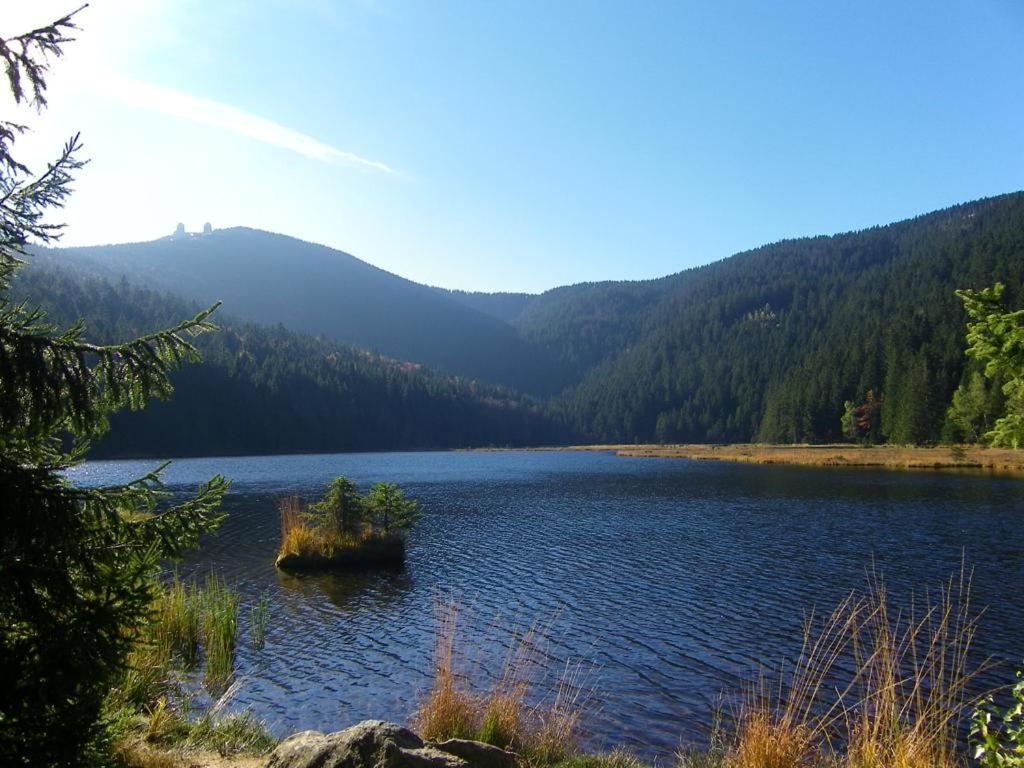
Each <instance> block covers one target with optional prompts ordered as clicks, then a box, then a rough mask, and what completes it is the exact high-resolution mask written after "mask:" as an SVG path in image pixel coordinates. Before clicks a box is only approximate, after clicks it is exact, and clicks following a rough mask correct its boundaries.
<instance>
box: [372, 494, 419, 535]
mask: <svg viewBox="0 0 1024 768" xmlns="http://www.w3.org/2000/svg"><path fill="white" fill-rule="evenodd" d="M368 503H369V507H370V513H371V515H372V517H373V524H374V526H376V527H377V528H379V529H380V531H381V533H383V534H384V535H385V536H390V535H391V534H392V533H395V532H398V531H405V530H408V529H409V528H411V527H412V526H413V525H414V524H415V523H416V521H417V520H419V519H420V518H421V517H422V514H421V513H420V511H419V507H420V505H419V502H418V501H416V500H415V499H407V498H405V491H403V490H402V489H401V488H399V487H398V486H397V485H396V484H395V483H377V484H376V485H375V486H373V487H372V488H371V489H370V496H369V499H368Z"/></svg>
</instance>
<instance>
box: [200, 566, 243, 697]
mask: <svg viewBox="0 0 1024 768" xmlns="http://www.w3.org/2000/svg"><path fill="white" fill-rule="evenodd" d="M199 604H200V606H201V607H200V612H201V621H202V631H203V653H204V656H205V659H204V661H205V665H204V670H203V684H204V685H205V686H206V688H207V689H208V690H209V691H210V693H211V694H215V695H219V694H221V693H223V691H224V690H225V689H226V688H227V686H228V685H229V684H230V682H231V677H232V674H233V672H234V666H235V636H236V634H237V633H238V593H236V592H235V591H234V590H232V589H230V588H229V587H228V586H227V584H226V582H225V581H224V580H223V579H221V578H220V577H218V576H217V575H216V574H213V573H211V574H209V575H208V576H207V577H206V581H205V582H204V584H203V589H202V591H201V592H200V598H199Z"/></svg>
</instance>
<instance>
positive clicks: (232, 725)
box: [106, 574, 274, 766]
mask: <svg viewBox="0 0 1024 768" xmlns="http://www.w3.org/2000/svg"><path fill="white" fill-rule="evenodd" d="M254 610H255V611H256V614H257V617H258V627H255V626H250V636H251V637H256V636H257V635H258V636H260V637H262V635H263V633H264V632H265V627H266V622H267V619H268V615H269V601H268V599H267V598H266V596H265V595H264V596H263V597H261V599H260V602H259V603H258V604H257V605H256V606H254ZM238 612H239V598H238V594H237V593H236V592H235V591H234V590H232V589H231V588H230V587H229V586H228V585H227V583H226V582H225V581H224V580H223V579H221V578H219V577H218V576H216V575H214V574H210V575H208V576H207V577H206V579H205V580H204V582H203V584H202V586H201V587H200V586H197V585H196V584H194V583H192V584H185V583H183V582H182V581H181V580H180V579H179V578H178V577H177V575H176V574H175V575H174V576H173V577H172V578H171V580H170V581H169V583H167V584H166V585H165V586H164V587H163V589H162V590H161V592H160V594H159V595H158V597H157V599H156V601H155V602H154V605H153V611H152V621H151V622H150V624H148V625H147V626H146V627H145V629H144V630H143V632H142V633H141V634H140V636H139V637H138V638H137V641H136V643H135V647H134V649H133V650H132V652H131V653H130V655H129V659H128V667H127V670H126V672H125V673H124V675H123V676H122V678H121V681H120V683H119V684H118V685H117V686H116V687H115V688H114V689H113V690H112V691H111V692H110V694H109V696H108V697H107V702H106V707H107V710H108V712H109V713H110V714H109V717H110V719H111V720H113V721H115V722H116V723H117V724H118V725H117V728H116V730H117V732H118V733H119V734H120V736H119V740H118V744H117V746H116V748H115V750H114V752H115V756H116V757H117V758H118V759H119V760H120V761H121V762H122V763H123V764H125V765H143V766H145V765H156V766H159V765H162V764H163V761H165V759H171V760H172V762H171V764H178V763H179V762H180V761H176V759H173V758H170V757H168V755H166V754H163V753H162V752H161V751H160V750H161V749H164V750H165V751H166V749H170V748H172V747H173V749H176V750H182V749H183V750H186V751H187V750H214V751H217V752H219V753H221V754H225V755H226V754H237V753H242V752H245V753H257V754H260V753H262V752H263V751H266V749H269V747H270V746H272V745H273V743H274V740H273V739H272V738H271V737H270V736H269V735H268V734H267V732H266V729H265V727H264V725H263V723H262V722H260V721H259V720H257V719H256V718H254V717H253V716H252V715H251V714H249V713H243V714H240V715H238V714H226V713H225V712H224V708H225V705H226V703H227V702H228V701H229V700H230V699H231V697H232V695H233V693H234V691H235V690H237V684H236V683H233V682H232V678H233V674H234V664H235V644H236V635H237V632H238ZM200 666H201V669H200ZM200 680H201V683H202V687H203V688H205V689H206V691H207V692H208V693H209V694H210V695H211V696H212V697H213V698H214V699H215V700H216V701H215V703H214V704H213V706H211V707H209V708H208V709H206V710H205V711H202V712H195V711H194V710H193V700H194V699H195V698H196V696H197V695H198V688H197V686H198V681H200ZM154 747H157V748H159V749H156V750H155V751H154Z"/></svg>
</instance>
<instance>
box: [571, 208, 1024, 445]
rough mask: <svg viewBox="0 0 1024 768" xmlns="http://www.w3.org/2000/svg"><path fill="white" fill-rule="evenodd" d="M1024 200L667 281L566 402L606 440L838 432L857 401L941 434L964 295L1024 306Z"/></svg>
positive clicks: (909, 433) (960, 338)
mask: <svg viewBox="0 0 1024 768" xmlns="http://www.w3.org/2000/svg"><path fill="white" fill-rule="evenodd" d="M1022 275H1024V194H1020V193H1017V194H1012V195H1004V196H1001V197H997V198H989V199H986V200H980V201H977V202H974V203H968V204H964V205H959V206H955V207H952V208H949V209H947V210H944V211H938V212H935V213H931V214H927V215H924V216H920V217H918V218H915V219H911V220H908V221H904V222H899V223H896V224H891V225H888V226H885V227H875V228H873V229H869V230H865V231H863V232H855V233H849V234H843V235H836V236H833V237H816V238H807V239H802V240H793V241H785V242H780V243H776V244H773V245H768V246H764V247H762V248H758V249H755V250H753V251H749V252H746V253H742V254H738V255H736V256H733V257H731V258H729V259H726V260H724V261H721V262H718V263H715V264H711V265H708V266H706V267H701V268H699V269H695V270H691V271H689V272H685V273H681V274H680V275H677V276H674V277H673V278H671V283H672V286H673V287H672V289H671V291H670V292H669V294H668V296H667V298H666V299H664V300H663V301H662V303H661V304H660V305H659V306H657V307H656V308H655V309H654V310H652V313H653V314H652V315H651V317H649V318H647V319H646V320H645V323H646V324H647V327H650V328H653V330H652V331H651V332H650V333H648V334H646V335H645V337H644V338H643V339H642V340H641V341H640V342H639V343H637V344H636V345H634V346H633V347H631V348H629V349H627V350H624V351H623V352H621V353H620V354H619V355H618V356H616V357H615V358H613V359H610V360H607V361H606V362H605V363H604V364H602V365H599V366H598V367H597V368H595V369H594V370H592V371H591V372H590V373H589V374H588V375H587V378H586V380H585V381H584V382H583V383H582V384H581V385H580V386H579V387H578V388H577V389H576V390H575V391H574V392H573V393H571V394H570V395H569V396H567V397H566V398H565V399H563V401H562V403H561V406H562V407H563V408H564V409H565V411H566V413H567V414H568V415H569V417H570V419H571V421H572V423H573V424H574V425H575V427H576V428H577V429H585V431H586V432H587V433H588V435H589V436H590V437H591V439H595V440H609V441H619V440H641V441H642V440H655V439H657V440H663V441H737V440H740V441H743V440H750V439H752V438H758V439H762V440H768V441H800V440H833V439H837V438H839V437H840V434H839V427H840V423H839V422H840V416H841V414H842V410H843V402H844V401H845V400H847V399H849V400H851V401H854V402H860V401H862V400H863V399H864V398H865V394H866V392H867V391H868V390H874V392H875V393H876V394H877V395H879V396H881V397H882V398H883V401H884V405H883V409H882V413H881V421H882V426H881V429H882V434H883V436H884V437H886V438H888V439H889V440H892V441H895V442H922V441H933V440H937V439H938V438H939V436H940V434H941V432H942V428H943V418H944V414H945V409H946V407H947V405H948V404H949V400H950V397H951V395H952V391H953V389H955V387H956V386H957V384H958V383H959V382H960V380H961V378H962V376H963V373H964V370H965V364H966V360H965V358H964V353H963V349H964V315H963V311H962V308H961V306H960V302H959V300H958V299H957V298H956V297H955V296H954V293H953V292H954V290H955V289H956V288H959V287H980V286H984V285H989V284H991V283H992V282H994V281H996V280H999V281H1002V282H1004V283H1006V284H1007V300H1008V301H1009V303H1010V304H1011V305H1012V306H1018V305H1019V304H1020V301H1021V297H1022V293H1021V279H1022Z"/></svg>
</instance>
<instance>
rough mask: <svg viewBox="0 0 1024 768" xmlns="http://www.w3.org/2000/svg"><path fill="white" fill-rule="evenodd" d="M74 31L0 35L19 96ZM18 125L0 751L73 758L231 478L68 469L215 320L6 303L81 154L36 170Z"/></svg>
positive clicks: (3, 440) (31, 99) (69, 25)
mask: <svg viewBox="0 0 1024 768" xmlns="http://www.w3.org/2000/svg"><path fill="white" fill-rule="evenodd" d="M75 28H76V27H75V24H74V20H73V15H71V16H66V17H64V18H61V19H59V20H58V21H56V22H54V23H53V24H51V25H48V26H46V27H42V28H40V29H36V30H33V31H30V32H28V33H26V34H24V35H20V36H17V37H13V38H8V39H3V40H0V58H2V59H3V63H4V65H5V69H6V73H7V77H8V85H9V88H10V93H11V95H12V96H13V100H14V102H15V103H28V104H30V105H34V106H35V107H37V108H38V109H41V108H42V107H44V106H45V105H46V99H45V94H46V80H45V77H46V74H47V66H48V63H49V61H50V60H52V59H54V58H56V57H59V56H60V55H61V50H62V47H63V46H64V45H65V44H66V43H68V42H69V41H70V40H71V37H70V35H71V34H72V33H73V32H74V30H75ZM25 130H26V127H25V126H23V125H19V124H16V123H13V122H10V121H2V122H0V515H2V522H0V676H2V680H0V682H2V689H3V696H0V764H2V765H5V766H18V765H24V766H29V765H31V766H45V765H78V764H81V763H83V762H86V761H87V759H88V757H89V755H90V754H92V755H94V756H95V755H98V754H100V752H99V751H98V750H101V749H102V747H103V742H102V736H103V733H104V727H103V716H102V703H103V699H104V696H105V695H106V693H107V691H108V690H109V687H110V683H111V681H112V680H113V679H114V678H115V677H116V676H117V675H118V674H120V673H121V672H122V671H123V667H124V664H125V659H126V654H127V651H128V649H129V647H130V646H131V644H132V643H133V642H134V640H135V636H136V633H137V631H138V628H139V627H140V625H141V624H142V623H143V622H144V621H145V620H146V618H147V616H148V612H149V610H150V604H151V602H152V598H153V596H154V593H155V592H154V590H155V586H156V583H155V574H156V572H157V569H158V568H159V564H160V562H161V561H162V560H164V559H166V558H171V557H175V556H177V555H179V554H180V553H181V552H182V550H183V549H184V548H186V547H190V546H192V545H194V544H195V542H196V541H197V539H198V537H199V536H200V534H202V533H204V532H207V531H209V530H211V529H212V528H214V527H215V526H216V524H217V523H218V522H219V520H220V515H219V513H218V511H217V509H218V505H219V502H220V499H221V497H222V495H223V494H224V492H225V491H226V488H227V484H226V482H225V481H224V480H223V479H222V478H219V477H215V478H213V479H212V480H211V481H210V482H209V483H207V484H205V485H203V486H202V487H200V489H199V492H198V494H197V495H196V496H195V497H194V498H192V499H190V500H188V501H185V502H183V503H179V504H175V505H171V504H169V497H168V494H167V493H166V492H165V491H164V490H163V489H162V488H161V486H160V482H159V477H158V474H157V473H151V474H149V475H146V476H145V477H142V478H139V479H138V480H136V481H134V482H132V483H129V484H127V485H122V486H115V487H107V488H96V489H84V488H79V487H76V486H74V485H73V484H72V483H70V482H69V481H68V480H67V479H66V476H65V470H67V469H68V468H70V467H72V466H74V465H75V464H76V463H77V462H79V461H80V460H81V457H82V456H83V455H84V453H85V451H86V449H87V447H88V440H89V439H90V438H95V437H97V436H98V435H100V434H102V433H103V432H104V430H105V429H106V426H107V415H108V414H109V413H110V412H111V411H113V410H116V409H119V408H131V409H138V408H142V407H144V406H145V405H146V403H147V401H149V400H150V399H151V398H154V397H166V396H167V395H169V394H170V392H171V385H170V381H169V379H168V375H169V373H170V372H171V371H172V370H173V369H174V368H176V367H178V366H179V365H180V364H182V363H184V362H188V361H192V360H195V359H197V357H198V355H197V352H196V350H195V348H194V347H193V345H192V344H191V342H190V341H189V340H188V337H189V336H191V335H194V334H198V333H202V332H204V331H209V330H211V329H212V328H213V326H212V325H211V324H210V323H209V322H208V319H207V318H208V316H209V314H210V311H212V310H208V311H206V312H202V313H200V314H198V315H197V316H196V317H194V318H193V319H191V320H189V321H187V322H184V323H181V324H180V325H178V326H176V327H174V328H172V329H171V330H168V331H164V332H160V333H154V334H150V335H147V336H145V337H142V338H138V339H135V340H134V341H130V342H127V343H123V344H115V345H96V344H91V343H88V342H87V341H86V340H85V335H84V334H85V329H84V326H83V325H82V324H80V323H78V324H74V325H71V326H70V327H67V328H64V329H57V328H56V327H54V326H52V325H50V324H49V323H48V322H47V320H46V318H45V317H44V316H43V314H42V312H41V311H39V310H38V309H36V308H34V307H33V306H32V305H30V304H29V303H26V302H17V301H15V300H13V299H12V297H11V294H10V287H11V280H12V278H13V276H14V275H15V273H16V272H17V270H18V269H19V268H20V267H21V265H22V257H23V256H24V255H25V254H26V248H27V245H28V244H29V243H30V242H36V243H44V244H45V243H49V242H52V241H54V240H55V239H57V238H58V237H59V236H60V232H61V227H60V225H56V224H52V223H48V222H47V221H46V220H45V219H44V216H45V215H46V214H48V213H50V212H51V211H52V210H53V209H55V208H60V207H61V206H62V204H63V203H64V201H65V200H66V198H67V196H68V194H69V192H70V189H69V184H70V181H71V178H72V175H73V173H74V172H75V171H76V170H77V169H79V168H80V167H81V166H82V161H80V160H79V159H78V154H79V151H80V148H81V145H80V142H79V139H78V137H77V136H75V137H73V138H72V139H71V140H70V141H68V142H67V144H66V145H65V146H64V149H63V151H62V152H61V154H60V156H59V157H58V158H57V160H56V161H55V162H54V163H52V164H50V165H49V166H48V167H47V169H46V170H45V171H43V172H42V173H39V174H33V173H32V172H31V171H30V169H29V168H28V167H27V166H26V165H25V164H23V163H21V162H19V161H18V160H17V159H16V158H15V157H14V155H13V154H12V152H13V148H14V144H15V141H16V139H17V137H18V136H19V135H20V134H22V133H23V132H24V131H25Z"/></svg>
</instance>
